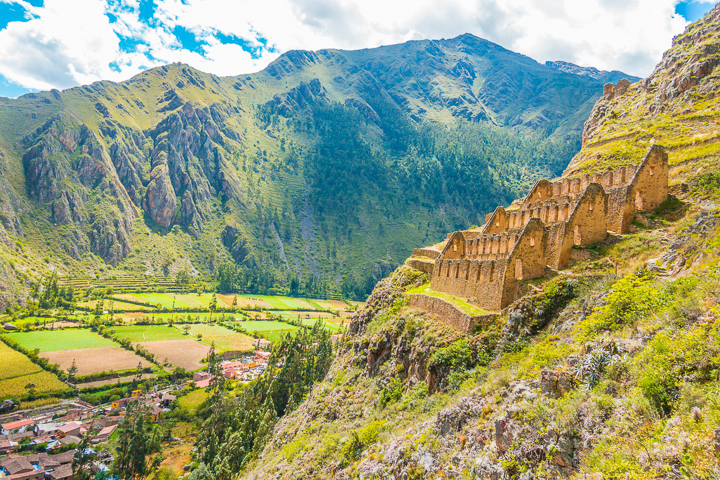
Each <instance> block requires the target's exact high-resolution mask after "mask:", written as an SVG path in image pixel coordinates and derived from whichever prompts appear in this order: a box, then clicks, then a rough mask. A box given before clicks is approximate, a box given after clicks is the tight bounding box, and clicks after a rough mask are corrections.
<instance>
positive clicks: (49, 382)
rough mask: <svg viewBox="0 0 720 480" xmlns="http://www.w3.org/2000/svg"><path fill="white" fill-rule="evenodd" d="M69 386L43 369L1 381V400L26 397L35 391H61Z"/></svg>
mask: <svg viewBox="0 0 720 480" xmlns="http://www.w3.org/2000/svg"><path fill="white" fill-rule="evenodd" d="M68 388H69V387H68V386H67V385H65V384H64V383H63V382H61V381H60V380H59V379H58V378H57V377H56V376H55V375H54V374H52V373H50V372H45V371H42V372H39V373H33V374H31V375H24V376H22V377H15V378H10V379H7V380H2V381H0V400H3V399H5V398H12V397H26V396H28V395H31V394H33V393H51V392H61V391H63V390H67V389H68Z"/></svg>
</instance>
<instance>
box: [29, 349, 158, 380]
mask: <svg viewBox="0 0 720 480" xmlns="http://www.w3.org/2000/svg"><path fill="white" fill-rule="evenodd" d="M40 356H41V357H44V358H47V359H48V361H50V363H55V364H58V365H60V368H62V369H63V370H65V371H67V369H68V368H70V366H71V365H72V363H73V360H75V364H76V365H77V367H78V371H77V376H83V375H91V374H93V373H100V372H114V371H115V372H117V371H121V370H130V369H132V368H135V367H137V365H138V362H140V363H142V366H143V367H147V366H150V362H148V361H147V360H145V359H144V358H142V357H140V356H138V355H136V354H134V353H133V352H130V351H128V350H125V349H123V348H120V347H97V348H83V349H77V350H61V351H58V352H45V353H41V354H40Z"/></svg>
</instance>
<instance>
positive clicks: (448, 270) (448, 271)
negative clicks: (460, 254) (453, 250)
mask: <svg viewBox="0 0 720 480" xmlns="http://www.w3.org/2000/svg"><path fill="white" fill-rule="evenodd" d="M445 276H446V277H447V278H450V265H448V266H447V270H445Z"/></svg>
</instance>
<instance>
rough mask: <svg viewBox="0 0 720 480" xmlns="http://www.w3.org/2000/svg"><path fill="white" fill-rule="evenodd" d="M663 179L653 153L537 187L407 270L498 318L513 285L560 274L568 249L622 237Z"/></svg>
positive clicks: (662, 156)
mask: <svg viewBox="0 0 720 480" xmlns="http://www.w3.org/2000/svg"><path fill="white" fill-rule="evenodd" d="M668 173H669V167H668V157H667V153H666V152H665V150H664V149H663V148H662V147H660V146H652V147H650V148H649V150H648V151H647V153H646V155H645V157H644V158H643V161H642V162H641V163H640V165H628V166H624V167H619V168H616V169H615V170H611V171H607V172H604V173H594V174H589V175H585V176H583V177H577V176H576V177H562V178H559V179H557V180H553V181H548V180H540V181H538V182H537V183H536V184H535V186H534V187H533V188H532V189H531V190H530V192H529V193H528V194H527V196H526V197H525V198H524V199H523V200H521V201H519V202H515V203H514V204H513V205H511V206H510V207H508V208H507V209H505V208H503V207H497V208H496V209H495V211H494V212H493V213H489V214H488V215H487V216H486V218H485V224H484V225H483V226H482V227H479V228H474V229H470V230H462V231H457V232H454V233H451V234H450V235H448V238H447V241H446V242H445V246H444V248H443V249H442V250H440V249H439V248H437V247H425V248H421V249H415V251H414V252H413V256H412V257H411V258H410V259H409V260H408V263H409V264H410V265H411V266H413V267H415V268H419V269H421V270H423V271H425V272H427V273H430V274H431V275H432V281H431V288H432V289H433V290H435V291H438V292H442V293H447V294H450V295H453V296H456V297H461V298H464V299H467V301H468V302H469V303H471V304H475V305H477V306H478V307H480V308H482V309H484V310H488V311H494V312H498V311H500V310H502V309H503V308H505V307H506V306H508V305H509V304H510V303H512V302H513V301H515V300H516V299H517V295H518V292H519V286H520V283H519V282H521V281H523V280H532V279H535V278H539V277H542V276H544V275H545V269H546V267H550V268H552V269H561V268H563V267H565V266H566V265H567V264H568V262H569V261H570V253H571V251H572V248H573V247H574V246H580V247H587V246H589V245H592V244H594V243H597V242H600V241H602V240H604V239H605V238H606V237H607V232H608V231H612V232H615V233H626V232H628V231H629V229H630V226H631V224H632V221H633V219H634V218H635V215H636V214H637V213H638V212H649V211H652V210H654V209H656V208H657V207H658V206H660V204H661V203H663V202H664V201H665V200H666V199H667V197H668ZM412 303H415V304H418V302H412ZM432 313H437V314H439V315H441V316H442V314H441V312H432Z"/></svg>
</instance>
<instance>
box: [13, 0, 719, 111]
mask: <svg viewBox="0 0 720 480" xmlns="http://www.w3.org/2000/svg"><path fill="white" fill-rule="evenodd" d="M713 6H714V1H710V0H683V1H681V2H679V3H678V0H635V1H633V2H629V1H624V0H443V2H438V1H436V0H389V1H388V0H262V1H257V0H153V1H149V0H0V96H9V97H16V96H18V95H22V94H23V93H27V92H31V91H37V90H46V89H50V88H58V89H66V88H70V87H72V86H75V85H81V84H87V83H91V82H93V81H97V80H113V81H121V80H125V79H127V78H130V77H132V76H133V75H135V74H137V73H139V72H141V71H142V70H144V69H147V68H152V67H155V66H158V65H163V64H166V63H171V62H183V63H187V64H190V65H192V66H193V67H195V68H198V69H200V70H203V71H207V72H211V73H215V74H217V75H239V74H242V73H248V72H253V71H257V70H260V69H262V68H264V67H265V66H267V64H268V63H269V62H271V61H272V60H274V59H275V58H277V56H278V55H280V54H281V53H282V52H285V51H288V50H291V49H313V50H314V49H320V48H346V49H356V48H368V47H376V46H380V45H386V44H391V43H399V42H403V41H407V40H413V39H424V38H451V37H454V36H457V35H460V34H462V33H466V32H469V33H473V34H475V35H478V36H480V37H483V38H487V39H488V40H491V41H494V42H497V43H499V44H501V45H503V46H504V47H506V48H509V49H511V50H515V51H518V52H520V53H524V54H526V55H528V56H530V57H532V58H534V59H536V60H538V61H541V62H542V61H545V60H565V61H569V62H573V63H577V64H579V65H584V66H594V67H597V68H600V69H605V70H621V71H624V72H627V73H631V74H634V75H638V76H645V75H647V74H649V73H650V72H651V71H652V68H653V67H654V65H655V64H656V63H657V62H658V61H659V59H660V58H661V56H662V53H663V52H664V51H665V50H666V49H667V48H668V47H669V46H670V42H671V39H672V37H673V36H674V35H676V34H678V33H680V32H681V31H682V30H683V29H684V28H685V26H686V25H687V23H688V22H692V21H695V20H697V19H698V18H700V17H702V16H703V15H704V14H705V13H706V12H708V11H709V10H710V9H711V8H712V7H713Z"/></svg>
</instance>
